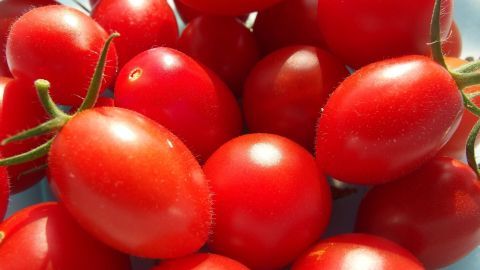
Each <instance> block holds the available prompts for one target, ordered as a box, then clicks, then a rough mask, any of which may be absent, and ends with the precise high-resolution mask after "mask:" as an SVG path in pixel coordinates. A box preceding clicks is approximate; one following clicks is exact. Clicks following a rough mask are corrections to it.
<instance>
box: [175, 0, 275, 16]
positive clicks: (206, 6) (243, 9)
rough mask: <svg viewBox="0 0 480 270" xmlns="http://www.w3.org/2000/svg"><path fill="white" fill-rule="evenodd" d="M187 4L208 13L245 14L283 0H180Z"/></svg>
mask: <svg viewBox="0 0 480 270" xmlns="http://www.w3.org/2000/svg"><path fill="white" fill-rule="evenodd" d="M180 1H181V2H182V3H184V4H185V5H187V6H189V7H191V8H194V9H196V10H199V11H201V12H204V13H207V14H217V15H243V14H246V13H248V12H252V11H258V10H261V9H264V8H267V7H269V6H272V5H274V4H275V3H278V2H280V1H281V0H231V1H224V0H180Z"/></svg>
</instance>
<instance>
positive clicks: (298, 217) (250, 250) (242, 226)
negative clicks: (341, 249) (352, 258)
mask: <svg viewBox="0 0 480 270" xmlns="http://www.w3.org/2000/svg"><path fill="white" fill-rule="evenodd" d="M204 171H205V174H206V176H207V178H208V179H209V180H210V183H211V186H212V192H213V194H214V196H213V202H214V206H213V207H214V210H215V223H214V226H213V231H212V236H211V241H210V242H209V245H210V247H211V248H212V250H213V251H214V252H216V253H218V254H222V255H226V256H228V257H230V258H233V259H235V260H238V261H240V262H242V263H244V264H245V265H247V266H248V267H250V268H252V269H279V268H281V267H283V266H286V265H287V264H288V263H290V262H292V261H293V260H294V259H295V258H296V257H297V256H298V255H300V254H302V253H303V252H304V251H305V250H306V249H307V248H308V247H309V246H310V245H311V244H313V243H314V242H315V241H316V240H317V239H318V238H319V237H320V235H321V234H322V233H323V232H324V230H325V227H326V226H327V223H328V221H329V219H330V212H331V195H330V189H329V187H328V184H327V182H326V180H325V177H324V176H323V175H322V174H321V172H320V170H319V169H318V167H317V165H316V163H315V160H314V158H313V156H312V155H311V154H310V153H308V152H307V151H306V150H305V149H303V148H302V147H301V146H299V145H297V144H296V143H294V142H292V141H290V140H288V139H286V138H283V137H280V136H277V135H272V134H249V135H244V136H241V137H238V138H235V139H233V140H231V141H229V142H227V143H226V144H224V145H223V146H221V147H220V148H219V149H218V150H217V151H215V153H213V155H212V156H211V157H210V158H209V159H208V160H207V162H206V163H205V166H204Z"/></svg>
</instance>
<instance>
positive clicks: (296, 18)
mask: <svg viewBox="0 0 480 270" xmlns="http://www.w3.org/2000/svg"><path fill="white" fill-rule="evenodd" d="M317 5H318V0H285V1H282V2H280V3H278V4H276V5H275V6H272V7H270V8H268V9H265V10H262V11H260V12H259V13H258V14H257V18H256V19H255V24H254V26H253V33H254V34H255V36H256V37H257V40H258V42H259V44H260V46H261V48H262V51H263V53H270V52H273V51H275V50H277V49H280V48H282V47H286V46H289V45H312V46H316V47H325V41H324V40H323V36H322V33H321V31H320V29H319V26H318V23H317V17H318V16H317Z"/></svg>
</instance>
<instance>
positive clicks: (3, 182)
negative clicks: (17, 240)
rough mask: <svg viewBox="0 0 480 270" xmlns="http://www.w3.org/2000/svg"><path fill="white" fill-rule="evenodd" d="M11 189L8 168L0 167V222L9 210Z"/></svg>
mask: <svg viewBox="0 0 480 270" xmlns="http://www.w3.org/2000/svg"><path fill="white" fill-rule="evenodd" d="M9 189H10V186H9V184H8V174H7V169H6V168H5V167H0V222H1V221H2V220H3V217H4V216H5V213H6V212H7V206H8V198H9V194H10V191H9Z"/></svg>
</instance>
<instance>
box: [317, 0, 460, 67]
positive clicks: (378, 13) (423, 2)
mask: <svg viewBox="0 0 480 270" xmlns="http://www.w3.org/2000/svg"><path fill="white" fill-rule="evenodd" d="M433 4H434V1H433V0H404V1H397V0H388V1H371V0H319V1H318V22H319V24H320V29H321V31H322V33H323V35H324V38H325V41H326V42H327V45H328V46H329V48H330V50H331V51H332V52H333V54H334V55H336V56H338V57H340V59H342V60H343V61H344V63H346V64H347V65H350V66H351V67H353V68H360V67H362V66H364V65H366V64H369V63H373V62H375V61H379V60H383V59H388V58H392V57H398V56H404V55H411V54H420V55H429V53H430V47H429V46H428V44H429V41H430V30H429V29H430V20H431V17H432V10H433ZM412 7H414V8H412ZM452 8H453V1H452V0H443V1H442V16H441V32H442V34H441V37H442V38H445V37H447V35H448V31H449V30H450V25H451V22H452V15H453V12H452Z"/></svg>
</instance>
